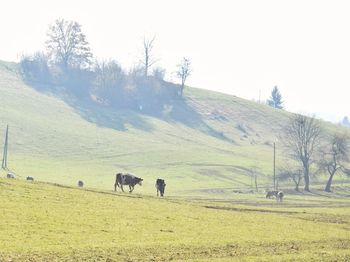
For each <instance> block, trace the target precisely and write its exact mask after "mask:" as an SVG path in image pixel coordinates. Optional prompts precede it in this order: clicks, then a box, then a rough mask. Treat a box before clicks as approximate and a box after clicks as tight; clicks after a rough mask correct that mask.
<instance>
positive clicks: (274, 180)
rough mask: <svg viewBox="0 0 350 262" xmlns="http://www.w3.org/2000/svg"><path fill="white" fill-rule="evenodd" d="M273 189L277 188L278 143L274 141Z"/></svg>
mask: <svg viewBox="0 0 350 262" xmlns="http://www.w3.org/2000/svg"><path fill="white" fill-rule="evenodd" d="M273 189H274V190H276V143H275V142H273Z"/></svg>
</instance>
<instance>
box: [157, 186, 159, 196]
mask: <svg viewBox="0 0 350 262" xmlns="http://www.w3.org/2000/svg"><path fill="white" fill-rule="evenodd" d="M158 192H159V190H158V188H157V196H159V193H158Z"/></svg>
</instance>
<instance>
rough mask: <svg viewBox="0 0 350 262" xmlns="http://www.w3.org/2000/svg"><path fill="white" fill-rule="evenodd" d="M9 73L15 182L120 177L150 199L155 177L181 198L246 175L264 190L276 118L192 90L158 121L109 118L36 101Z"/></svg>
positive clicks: (282, 115) (129, 115) (244, 180)
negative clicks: (135, 179)
mask: <svg viewBox="0 0 350 262" xmlns="http://www.w3.org/2000/svg"><path fill="white" fill-rule="evenodd" d="M16 67H17V65H16V64H11V63H5V62H1V63H0V94H1V95H0V104H1V110H0V128H1V129H2V130H4V131H5V128H6V124H9V126H10V136H9V137H10V139H9V157H8V158H9V168H10V169H12V170H13V171H14V172H15V173H16V174H18V176H19V177H25V176H27V175H30V176H34V177H35V178H36V179H37V180H41V181H48V182H55V183H62V184H67V185H75V184H76V182H77V181H78V180H79V179H82V180H84V182H85V184H86V185H87V186H88V187H93V188H101V189H112V188H113V184H114V174H115V173H116V172H118V171H128V172H134V173H136V174H137V175H138V176H141V177H143V178H144V179H145V183H144V186H143V187H142V188H141V189H136V190H137V191H141V192H143V193H150V192H153V190H154V181H155V179H156V178H157V177H163V178H165V179H166V181H167V184H168V188H167V191H168V192H167V193H168V194H179V193H181V194H188V193H191V191H192V190H206V189H211V188H237V187H249V186H250V185H251V173H252V172H251V171H250V170H255V172H257V173H259V183H260V184H263V185H266V186H268V185H269V184H270V185H271V174H272V164H271V163H272V161H271V160H272V147H271V145H272V142H273V141H275V139H276V137H277V136H278V135H279V133H280V131H281V130H282V128H283V126H284V125H285V124H286V121H287V119H288V115H289V113H287V112H285V111H281V110H275V109H273V108H270V107H268V106H265V105H261V104H258V103H254V102H250V101H247V100H244V99H240V98H237V97H234V96H228V95H224V94H220V93H216V92H211V91H204V90H200V89H195V88H189V89H186V92H185V100H184V102H182V101H178V102H175V104H174V105H173V106H169V108H166V109H165V110H164V112H163V114H162V116H161V117H152V116H148V115H145V114H142V113H137V112H133V111H126V110H119V111H112V110H110V109H109V108H106V107H100V106H97V105H93V104H91V103H86V104H84V103H81V102H78V101H72V100H69V99H68V98H67V97H58V96H55V95H52V94H48V93H43V92H39V91H37V90H35V89H33V88H32V87H30V86H28V85H26V84H25V83H24V82H23V81H22V80H21V78H20V76H19V75H18V73H17V69H16ZM328 128H335V127H333V126H330V125H328ZM2 146H3V144H2V142H1V148H0V149H1V150H2ZM277 146H278V145H277ZM277 153H278V155H279V156H280V157H278V158H277V164H278V163H279V162H281V161H283V160H284V159H283V157H282V156H281V153H282V152H281V150H279V149H278V150H277Z"/></svg>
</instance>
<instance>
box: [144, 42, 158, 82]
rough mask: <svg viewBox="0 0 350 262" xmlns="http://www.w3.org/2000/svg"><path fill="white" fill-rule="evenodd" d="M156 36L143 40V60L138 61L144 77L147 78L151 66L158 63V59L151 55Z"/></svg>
mask: <svg viewBox="0 0 350 262" xmlns="http://www.w3.org/2000/svg"><path fill="white" fill-rule="evenodd" d="M155 38H156V36H153V38H152V39H146V37H145V38H144V39H143V58H142V59H141V60H140V62H141V64H142V65H143V68H144V70H145V71H144V75H145V76H148V71H149V69H150V67H151V66H152V65H154V64H155V63H156V62H158V59H156V58H155V57H154V55H153V47H154V40H155Z"/></svg>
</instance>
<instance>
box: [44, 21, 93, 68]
mask: <svg viewBox="0 0 350 262" xmlns="http://www.w3.org/2000/svg"><path fill="white" fill-rule="evenodd" d="M47 36H48V40H47V41H46V48H47V51H48V54H49V57H50V58H51V60H52V61H53V62H54V63H55V64H58V65H60V66H62V68H63V69H64V70H66V69H70V68H78V69H81V68H86V67H88V66H90V64H91V59H92V53H91V50H90V47H89V43H88V42H87V41H86V36H85V34H83V32H82V31H81V25H80V24H78V23H77V22H75V21H66V20H64V19H57V20H55V21H54V23H53V24H51V25H50V26H49V31H48V33H47Z"/></svg>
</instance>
